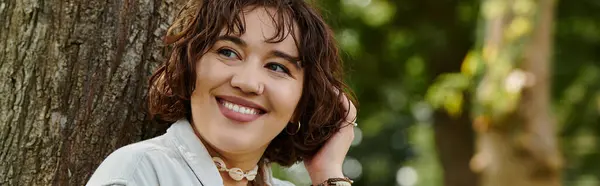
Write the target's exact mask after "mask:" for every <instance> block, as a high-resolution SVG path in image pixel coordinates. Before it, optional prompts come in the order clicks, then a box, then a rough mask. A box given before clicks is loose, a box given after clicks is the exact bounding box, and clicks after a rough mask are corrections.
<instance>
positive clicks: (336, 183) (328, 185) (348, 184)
mask: <svg viewBox="0 0 600 186" xmlns="http://www.w3.org/2000/svg"><path fill="white" fill-rule="evenodd" d="M352 183H354V181H352V180H351V179H350V178H348V177H344V178H329V179H327V180H325V181H324V182H323V183H320V184H318V185H315V186H352Z"/></svg>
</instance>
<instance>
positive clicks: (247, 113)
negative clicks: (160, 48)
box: [88, 0, 356, 186]
mask: <svg viewBox="0 0 600 186" xmlns="http://www.w3.org/2000/svg"><path fill="white" fill-rule="evenodd" d="M190 2H191V3H192V4H190V5H189V6H187V7H186V8H185V9H184V10H183V11H182V12H181V14H180V19H179V20H177V21H176V22H175V23H174V24H173V26H172V27H171V28H170V29H169V32H168V33H167V36H166V37H165V41H166V44H167V45H169V48H170V50H171V55H170V57H169V58H168V60H167V61H166V62H165V63H164V64H163V65H162V66H161V67H159V68H158V70H157V71H156V72H155V73H154V75H153V76H152V78H151V79H150V90H149V96H148V99H149V109H150V114H151V115H152V116H153V118H154V119H156V120H161V121H166V122H169V123H173V124H172V125H171V127H170V128H169V129H168V130H167V133H166V134H164V135H162V136H159V137H156V138H153V139H150V140H147V141H143V142H140V143H136V144H132V145H128V146H126V147H123V148H121V149H119V150H117V151H115V152H114V153H112V154H111V155H110V156H109V157H107V158H106V159H105V160H104V162H103V163H102V164H101V165H100V167H99V168H98V169H97V170H96V172H95V173H94V175H93V176H92V178H91V179H90V181H89V183H88V185H111V184H115V185H211V186H212V185H289V184H290V183H289V182H283V181H279V180H277V179H275V178H272V176H271V172H270V168H269V165H270V164H271V163H278V164H280V165H283V166H290V165H292V164H293V163H296V162H299V161H304V163H305V165H306V167H307V170H308V171H309V174H310V176H311V180H312V182H313V183H315V185H317V184H321V185H330V184H336V183H337V184H341V185H350V184H351V181H350V180H349V179H347V178H345V177H344V176H343V175H342V167H341V166H342V163H343V160H344V157H345V155H346V153H347V151H348V149H349V147H350V144H351V142H352V138H353V127H351V126H352V125H351V124H352V123H354V121H355V119H356V108H355V106H354V104H353V103H352V101H350V100H351V99H352V98H353V97H352V96H350V98H351V99H349V98H348V97H347V95H353V94H352V93H351V92H346V91H348V90H349V89H347V87H346V86H345V85H344V83H343V82H342V70H341V69H342V66H341V62H340V59H339V56H338V51H337V48H336V45H335V41H334V39H333V35H332V31H331V30H330V29H329V27H328V26H327V25H326V24H325V22H324V21H323V19H322V18H321V17H320V15H319V14H318V13H317V12H316V11H315V10H314V9H313V8H311V7H310V6H309V5H308V4H307V3H306V2H305V1H303V0H284V1H282V0H220V1H211V0H204V1H190ZM352 100H354V99H352ZM116 170H118V171H116Z"/></svg>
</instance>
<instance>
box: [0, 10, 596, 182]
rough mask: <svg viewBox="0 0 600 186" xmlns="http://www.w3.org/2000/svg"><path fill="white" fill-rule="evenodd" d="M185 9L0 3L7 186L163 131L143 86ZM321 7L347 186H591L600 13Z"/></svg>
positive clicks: (85, 165)
mask: <svg viewBox="0 0 600 186" xmlns="http://www.w3.org/2000/svg"><path fill="white" fill-rule="evenodd" d="M188 1H189V0H145V1H138V0H113V1H106V0H86V1H80V0H44V1H40V0H0V26H1V27H2V29H0V185H84V184H85V183H86V182H87V180H88V179H89V177H90V176H91V174H92V173H93V171H94V170H95V169H96V167H97V166H98V165H99V163H100V162H101V161H102V160H103V159H104V158H105V157H106V156H107V155H108V154H110V153H111V152H112V151H114V150H115V149H117V148H119V147H122V146H124V145H127V144H131V143H134V142H137V141H140V140H144V139H148V138H151V137H154V136H156V135H159V134H161V132H164V130H165V126H167V125H161V124H160V123H156V122H153V121H152V120H151V119H152V118H149V117H148V116H147V115H146V107H145V104H146V90H147V89H148V87H147V80H148V78H149V76H150V75H151V74H152V72H153V71H154V69H156V67H157V66H158V65H159V64H161V63H162V62H163V61H164V60H165V58H164V56H165V55H166V52H165V50H164V49H165V48H164V45H163V36H164V34H165V32H166V29H167V28H168V27H169V24H170V23H171V22H173V20H174V18H175V14H176V13H177V12H178V10H180V8H181V7H182V6H183V5H184V4H185V3H186V2H188ZM190 2H194V0H192V1H190ZM315 2H316V5H317V6H318V7H319V8H320V9H321V10H322V11H323V14H324V16H325V18H326V21H327V22H328V23H329V24H330V25H331V27H332V28H333V29H334V31H335V34H336V39H337V41H338V43H339V46H340V49H341V51H342V52H341V53H342V55H343V58H344V62H345V68H346V72H347V74H346V75H347V76H346V77H345V78H346V80H347V82H348V84H349V85H350V87H351V88H352V89H353V90H354V91H355V93H356V95H357V97H358V100H359V102H360V110H359V115H358V124H359V126H358V128H356V130H355V131H356V134H355V140H354V142H353V145H352V148H351V149H350V152H349V154H348V157H347V158H346V161H345V162H344V165H343V167H344V173H345V175H347V176H348V177H350V178H351V179H353V180H355V183H354V185H357V186H375V185H377V186H558V185H565V186H600V161H599V160H600V0H576V1H575V0H571V1H569V0H478V1H476V0H317V1H315ZM274 169H275V171H274V172H275V175H276V176H277V177H281V178H283V179H285V180H291V181H293V182H295V183H296V184H297V185H308V184H309V183H308V182H309V181H310V179H309V178H308V174H307V173H306V171H305V170H304V168H303V166H302V164H298V165H294V166H292V167H290V168H282V167H274Z"/></svg>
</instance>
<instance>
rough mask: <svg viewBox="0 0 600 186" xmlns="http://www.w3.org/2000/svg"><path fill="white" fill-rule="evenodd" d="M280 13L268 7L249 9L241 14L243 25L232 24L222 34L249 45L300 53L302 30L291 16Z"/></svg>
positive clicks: (295, 53)
mask: <svg viewBox="0 0 600 186" xmlns="http://www.w3.org/2000/svg"><path fill="white" fill-rule="evenodd" d="M278 14H283V13H282V12H277V11H276V10H275V9H273V8H268V7H267V8H263V7H260V8H251V9H247V11H243V13H242V14H241V15H240V20H241V23H239V24H241V25H233V26H230V29H231V30H230V29H227V28H225V29H223V30H222V31H221V33H220V36H224V35H231V36H235V37H239V38H240V39H241V40H242V41H244V42H245V43H246V44H248V45H249V46H253V45H269V46H271V47H277V48H281V49H280V50H285V51H286V52H288V53H293V54H294V55H298V46H299V43H298V41H299V39H298V37H299V36H300V31H299V30H298V27H297V25H296V23H295V21H294V20H293V19H292V18H291V17H290V16H284V15H278ZM240 28H242V29H243V30H241V31H240ZM290 31H293V33H292V32H290Z"/></svg>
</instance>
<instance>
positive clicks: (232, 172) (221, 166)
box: [212, 157, 258, 181]
mask: <svg viewBox="0 0 600 186" xmlns="http://www.w3.org/2000/svg"><path fill="white" fill-rule="evenodd" d="M212 160H213V162H215V165H216V166H217V169H218V170H219V171H224V172H228V173H229V177H231V178H232V179H233V180H235V181H240V180H242V179H244V178H246V179H248V181H252V180H254V178H256V173H257V171H258V165H256V166H255V167H254V169H252V170H250V171H248V173H244V171H242V169H240V168H237V167H234V168H231V169H228V168H227V165H225V162H224V161H223V159H221V158H219V157H213V158H212Z"/></svg>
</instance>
